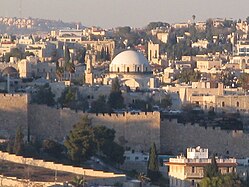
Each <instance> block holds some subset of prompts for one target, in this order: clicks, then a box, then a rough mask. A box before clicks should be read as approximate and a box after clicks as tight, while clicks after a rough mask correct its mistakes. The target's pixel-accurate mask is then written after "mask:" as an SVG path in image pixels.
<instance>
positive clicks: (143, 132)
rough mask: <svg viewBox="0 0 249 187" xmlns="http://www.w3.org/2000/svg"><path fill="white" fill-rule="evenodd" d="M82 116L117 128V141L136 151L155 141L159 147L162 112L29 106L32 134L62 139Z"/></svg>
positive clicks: (98, 123) (145, 148)
mask: <svg viewBox="0 0 249 187" xmlns="http://www.w3.org/2000/svg"><path fill="white" fill-rule="evenodd" d="M83 115H88V116H89V118H91V119H92V124H93V125H104V126H106V127H108V128H113V129H114V130H115V131H116V134H115V136H116V142H117V143H119V144H121V145H123V146H124V147H127V148H131V149H134V150H136V151H142V150H143V151H149V149H150V146H151V145H152V143H153V142H155V143H156V145H157V147H158V148H159V147H160V113H158V112H154V113H143V112H142V113H140V114H134V115H133V114H130V113H124V114H110V115H109V114H98V115H96V114H85V113H83V112H75V111H72V110H69V109H55V108H51V107H47V106H43V105H30V106H29V112H28V116H29V117H28V118H29V120H28V121H29V122H28V123H29V126H30V134H31V136H35V137H39V138H43V139H44V138H46V139H55V140H57V141H63V140H64V139H65V137H66V136H67V135H68V133H69V132H70V130H72V128H73V125H74V124H76V123H77V122H79V121H80V119H81V117H82V116H83Z"/></svg>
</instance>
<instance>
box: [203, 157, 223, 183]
mask: <svg viewBox="0 0 249 187" xmlns="http://www.w3.org/2000/svg"><path fill="white" fill-rule="evenodd" d="M219 175H220V172H219V169H218V165H217V162H216V158H215V156H213V157H212V160H211V163H210V164H208V165H207V166H206V167H205V169H204V176H205V177H209V178H212V177H216V176H219Z"/></svg>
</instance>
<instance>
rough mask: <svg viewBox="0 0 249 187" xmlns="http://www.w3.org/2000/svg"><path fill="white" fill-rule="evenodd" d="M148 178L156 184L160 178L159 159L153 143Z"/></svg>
mask: <svg viewBox="0 0 249 187" xmlns="http://www.w3.org/2000/svg"><path fill="white" fill-rule="evenodd" d="M147 176H148V177H149V178H150V179H151V181H152V182H155V181H157V180H158V178H159V177H160V172H159V166H158V157H157V151H156V144H155V143H153V144H152V146H151V148H150V154H149V161H148V167H147Z"/></svg>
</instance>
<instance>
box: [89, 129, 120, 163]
mask: <svg viewBox="0 0 249 187" xmlns="http://www.w3.org/2000/svg"><path fill="white" fill-rule="evenodd" d="M93 131H94V137H95V142H96V145H97V150H98V153H99V154H101V155H104V156H105V157H106V158H107V159H108V160H110V161H112V162H114V163H117V164H122V163H123V162H124V148H123V147H122V146H120V145H118V144H117V143H115V142H114V138H115V131H114V130H113V129H108V128H107V127H104V126H96V127H94V128H93Z"/></svg>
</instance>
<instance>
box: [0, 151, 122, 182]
mask: <svg viewBox="0 0 249 187" xmlns="http://www.w3.org/2000/svg"><path fill="white" fill-rule="evenodd" d="M0 159H1V160H6V161H9V162H14V163H18V164H27V165H31V166H37V167H42V168H46V169H51V170H57V171H64V172H69V173H74V174H76V175H85V176H90V177H94V178H97V179H96V181H102V182H104V183H106V184H113V183H115V182H117V181H124V180H125V179H126V176H125V175H124V174H115V173H111V172H103V171H95V170H92V169H84V168H80V167H74V166H68V165H63V164H56V163H54V162H46V161H44V160H37V159H33V158H25V157H22V156H16V155H14V154H9V153H6V152H2V151H0ZM102 184H103V183H102Z"/></svg>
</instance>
